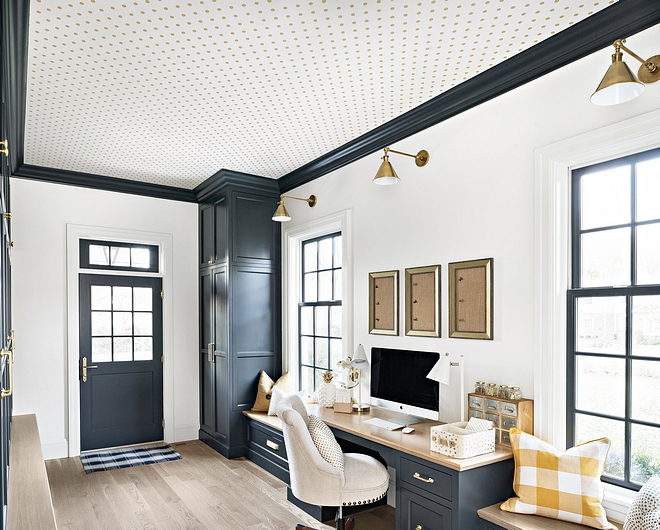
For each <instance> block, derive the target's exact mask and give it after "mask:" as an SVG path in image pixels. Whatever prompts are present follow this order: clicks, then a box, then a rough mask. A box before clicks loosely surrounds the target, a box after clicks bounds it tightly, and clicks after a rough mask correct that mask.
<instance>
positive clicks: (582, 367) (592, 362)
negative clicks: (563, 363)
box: [576, 355, 626, 418]
mask: <svg viewBox="0 0 660 530" xmlns="http://www.w3.org/2000/svg"><path fill="white" fill-rule="evenodd" d="M576 373H577V408H578V409H580V410H584V411H587V412H600V413H601V414H609V415H610V416H621V417H622V418H623V417H624V415H625V411H626V408H625V399H626V379H625V375H626V362H625V360H624V359H607V358H605V359H604V358H602V357H588V356H583V355H580V356H578V358H577V367H576ZM604 388H607V392H603V389H604Z"/></svg>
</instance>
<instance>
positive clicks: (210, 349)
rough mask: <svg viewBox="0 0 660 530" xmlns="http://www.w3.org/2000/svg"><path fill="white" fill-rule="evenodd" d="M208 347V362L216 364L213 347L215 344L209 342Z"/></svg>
mask: <svg viewBox="0 0 660 530" xmlns="http://www.w3.org/2000/svg"><path fill="white" fill-rule="evenodd" d="M207 346H208V347H207V354H206V358H207V359H208V361H209V362H210V363H214V362H215V356H214V355H213V347H214V346H215V342H209V343H208V345H207Z"/></svg>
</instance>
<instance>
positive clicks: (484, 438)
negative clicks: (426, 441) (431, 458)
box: [431, 421, 495, 458]
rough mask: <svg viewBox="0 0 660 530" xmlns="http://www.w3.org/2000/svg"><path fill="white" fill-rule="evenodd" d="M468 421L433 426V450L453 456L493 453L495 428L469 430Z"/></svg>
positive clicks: (461, 456) (463, 456)
mask: <svg viewBox="0 0 660 530" xmlns="http://www.w3.org/2000/svg"><path fill="white" fill-rule="evenodd" d="M466 426H467V422H464V421H463V422H456V423H446V424H444V425H436V426H435V427H431V451H435V452H436V453H441V454H443V455H446V456H451V457H453V458H469V457H471V456H477V455H482V454H484V453H492V452H493V451H495V429H493V428H490V429H488V430H486V431H469V430H467V429H466V428H465V427H466Z"/></svg>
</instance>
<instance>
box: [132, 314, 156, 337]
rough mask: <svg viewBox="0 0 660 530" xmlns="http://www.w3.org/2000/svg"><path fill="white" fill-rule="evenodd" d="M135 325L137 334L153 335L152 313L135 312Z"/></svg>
mask: <svg viewBox="0 0 660 530" xmlns="http://www.w3.org/2000/svg"><path fill="white" fill-rule="evenodd" d="M133 325H134V327H135V330H134V334H135V335H152V334H153V322H152V315H151V313H133Z"/></svg>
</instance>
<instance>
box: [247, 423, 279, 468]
mask: <svg viewBox="0 0 660 530" xmlns="http://www.w3.org/2000/svg"><path fill="white" fill-rule="evenodd" d="M248 438H249V440H250V442H252V443H253V444H254V445H255V446H257V447H258V448H259V449H260V450H262V451H263V452H265V453H268V454H270V455H272V456H274V457H276V459H282V460H284V461H286V460H287V456H286V446H285V445H284V436H283V435H282V434H281V433H279V432H275V431H273V430H271V429H268V428H267V427H266V428H263V427H261V426H260V425H259V424H258V423H256V422H250V424H249V427H248Z"/></svg>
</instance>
